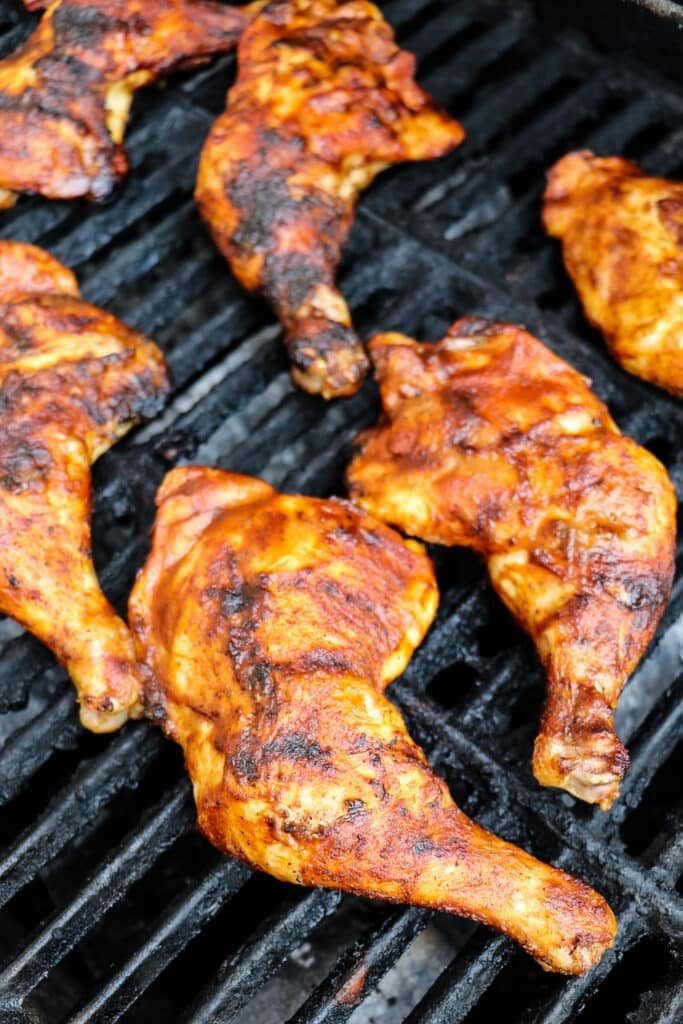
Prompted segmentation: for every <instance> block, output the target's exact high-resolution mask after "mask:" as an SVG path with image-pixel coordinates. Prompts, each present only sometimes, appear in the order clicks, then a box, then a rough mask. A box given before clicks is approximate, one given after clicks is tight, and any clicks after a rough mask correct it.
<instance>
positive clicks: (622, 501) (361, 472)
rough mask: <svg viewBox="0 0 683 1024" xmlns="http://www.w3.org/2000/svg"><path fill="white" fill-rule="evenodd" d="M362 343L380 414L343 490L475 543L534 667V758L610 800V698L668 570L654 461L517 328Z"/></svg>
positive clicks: (477, 324) (664, 508) (425, 527)
mask: <svg viewBox="0 0 683 1024" xmlns="http://www.w3.org/2000/svg"><path fill="white" fill-rule="evenodd" d="M370 353H371V356H372V359H373V362H374V364H375V369H376V373H377V376H378V379H379V383H380V389H381V393H382V405H383V408H384V418H383V420H382V421H381V422H380V423H379V425H378V426H377V427H376V428H374V429H371V430H369V431H367V432H365V433H364V434H362V435H361V436H360V438H359V439H358V443H359V452H358V454H357V456H356V458H355V459H354V461H353V462H352V463H351V466H350V468H349V470H348V480H349V484H350V494H351V497H352V499H353V500H354V501H355V502H357V503H358V504H359V505H361V506H362V507H363V508H365V509H367V510H368V511H369V512H370V513H372V514H373V515H375V516H377V517H378V518H380V519H383V520H384V521H386V522H388V523H391V524H393V525H395V526H398V527H400V528H401V529H402V530H403V531H404V532H405V533H407V534H410V535H412V536H414V537H420V538H422V539H423V540H428V541H433V542H435V543H439V544H449V545H450V544H458V545H465V546H467V547H470V548H473V549H474V550H475V551H478V552H479V553H480V554H481V555H483V557H484V558H485V559H486V564H487V566H488V570H489V573H490V576H491V581H492V583H493V586H494V587H495V589H496V591H497V593H498V594H499V595H500V597H501V598H502V600H503V601H504V602H505V604H506V605H507V606H508V608H509V609H510V611H511V612H512V614H513V615H514V616H515V618H517V619H518V620H519V622H520V623H521V625H522V626H523V627H524V628H525V629H526V631H527V632H528V633H529V634H530V635H531V637H532V638H533V640H534V642H535V644H536V648H537V650H538V653H539V656H540V658H541V661H542V663H543V665H544V667H545V670H546V673H547V685H548V697H547V702H546V706H545V711H544V714H543V720H542V723H541V729H540V734H539V736H538V738H537V740H536V746H535V750H534V759H533V769H534V774H535V776H536V778H537V780H538V781H539V782H540V783H541V784H542V785H546V786H560V787H562V788H564V789H566V790H568V791H569V792H570V793H573V794H574V796H577V797H579V798H581V799H582V800H587V801H589V802H590V803H597V804H599V805H600V806H601V807H602V808H603V809H607V808H608V807H609V806H610V805H611V804H612V802H613V800H614V799H615V798H616V796H617V794H618V791H619V783H620V781H621V779H622V777H623V775H624V773H625V771H626V768H627V766H628V756H627V754H626V751H625V750H624V748H623V746H622V744H621V743H620V741H619V739H618V737H617V736H616V734H615V732H614V729H613V724H612V720H613V714H614V709H615V706H616V703H617V700H618V697H619V694H620V692H621V690H622V687H623V686H624V683H625V682H626V680H627V678H628V676H629V675H630V673H631V672H632V671H633V669H634V668H635V667H636V665H637V664H638V661H639V660H640V657H641V655H642V654H643V652H644V650H645V648H646V647H647V644H648V643H649V641H650V639H651V638H652V635H653V633H654V631H655V629H656V627H657V623H658V622H659V620H660V618H661V616H662V613H663V611H664V608H665V607H666V603H667V600H668V598H669V594H670V590H671V583H672V579H673V571H674V547H675V529H676V527H675V523H676V519H675V516H676V500H675V496H674V490H673V487H672V485H671V482H670V480H669V478H668V476H667V473H666V471H665V469H664V467H663V466H662V465H661V464H660V463H659V462H658V461H657V459H656V458H655V457H654V456H653V455H651V454H650V453H649V452H648V451H646V450H645V449H643V448H640V447H639V446H638V445H637V444H636V443H635V442H634V441H632V440H631V439H630V438H628V437H623V436H622V435H621V434H620V433H619V431H618V430H617V428H616V426H615V424H614V422H613V421H612V419H611V417H610V415H609V412H608V411H607V409H606V407H605V406H604V405H603V404H602V402H600V401H599V400H598V398H596V396H595V395H594V394H593V393H592V392H591V390H590V388H589V387H588V384H587V382H586V381H585V380H584V378H582V377H581V376H580V375H579V374H578V373H576V371H574V370H573V369H571V367H570V366H568V365H567V364H566V363H564V362H563V361H562V360H561V359H559V358H558V357H557V356H555V355H553V353H552V352H550V351H549V349H547V348H546V347H545V346H544V345H542V344H541V342H540V341H537V340H536V339H535V338H533V337H532V336H531V335H530V334H527V332H526V331H524V330H523V329H522V328H521V327H515V326H513V325H511V324H500V323H495V322H493V321H489V320H481V319H474V318H465V319H462V320H458V321H457V322H456V323H455V324H453V326H452V327H451V328H450V330H449V332H448V334H447V335H446V337H445V338H444V339H443V341H441V342H439V343H437V344H435V343H426V344H419V343H418V342H416V341H413V340H412V339H411V338H407V337H405V336H403V335H400V334H384V335H378V336H377V337H376V338H374V339H373V340H372V341H371V343H370Z"/></svg>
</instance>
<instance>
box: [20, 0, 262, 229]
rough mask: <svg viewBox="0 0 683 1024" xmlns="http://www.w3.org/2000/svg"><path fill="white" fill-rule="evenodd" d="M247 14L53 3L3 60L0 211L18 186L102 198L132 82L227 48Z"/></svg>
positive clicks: (112, 176)
mask: <svg viewBox="0 0 683 1024" xmlns="http://www.w3.org/2000/svg"><path fill="white" fill-rule="evenodd" d="M27 6H29V7H31V8H32V9H36V8H38V7H41V6H46V5H45V4H39V3H29V4H27ZM248 17H249V12H248V11H246V10H241V9H239V8H232V7H225V6H222V5H221V4H219V3H207V2H203V0H57V2H56V3H53V4H51V5H50V6H49V8H48V9H47V11H46V13H45V14H44V15H43V17H42V19H41V21H40V23H39V24H38V26H37V28H36V29H35V31H34V32H33V34H32V35H31V36H30V37H29V38H28V39H27V41H26V42H25V43H24V45H23V46H21V47H20V48H19V49H18V50H17V51H16V52H15V53H13V54H11V55H10V56H9V57H6V58H5V59H4V60H2V61H0V209H2V208H3V207H8V206H11V205H12V204H13V203H14V202H15V201H16V198H17V193H20V192H37V193H40V194H41V195H43V196H46V197H47V198H49V199H73V198H75V197H77V196H85V197H87V198H90V199H101V198H102V197H103V196H106V195H107V194H108V193H109V192H110V191H111V190H112V188H113V187H114V186H115V185H116V184H117V183H118V181H120V179H121V178H122V177H123V176H124V174H125V173H126V171H127V169H128V161H127V159H126V154H125V152H124V150H123V146H122V142H123V135H124V132H125V128H126V123H127V121H128V114H129V110H130V104H131V100H132V97H133V93H134V92H135V90H136V89H139V88H140V87H141V86H143V85H147V84H148V83H149V82H153V81H154V80H155V79H156V78H158V77H159V76H160V75H163V74H165V73H166V72H168V71H171V70H172V69H174V68H177V67H179V66H187V65H190V64H194V63H200V62H202V61H203V60H205V59H208V57H209V56H210V55H211V54H214V53H217V52H220V51H224V50H230V49H232V48H233V47H234V46H235V44H236V42H237V40H238V38H239V35H240V33H241V32H242V30H243V28H244V26H245V25H246V23H247V20H248Z"/></svg>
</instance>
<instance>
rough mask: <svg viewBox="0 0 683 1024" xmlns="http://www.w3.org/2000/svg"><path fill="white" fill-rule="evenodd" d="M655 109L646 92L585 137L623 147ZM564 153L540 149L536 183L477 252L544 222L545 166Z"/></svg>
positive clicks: (604, 148) (600, 147)
mask: <svg viewBox="0 0 683 1024" xmlns="http://www.w3.org/2000/svg"><path fill="white" fill-rule="evenodd" d="M654 110H655V106H654V101H653V100H651V99H650V98H649V97H647V96H646V97H642V98H640V99H638V100H636V101H635V102H634V103H633V104H630V105H629V106H628V107H626V109H624V110H622V111H620V112H619V113H617V114H614V115H612V116H610V117H609V118H608V119H607V121H606V122H605V123H604V124H602V125H601V126H600V127H599V128H598V129H596V130H595V131H594V132H591V133H589V135H588V137H587V138H585V146H586V147H587V148H589V149H594V150H595V151H596V152H598V153H601V152H604V153H610V152H613V151H614V150H616V149H619V148H623V146H624V140H625V139H628V137H629V136H630V135H635V133H636V132H637V131H638V130H639V129H640V128H641V127H642V126H643V125H644V124H647V122H648V120H649V119H650V118H651V117H652V114H653V112H654ZM576 113H577V114H580V111H579V110H578V109H577V111H576ZM561 155H562V153H560V152H556V153H554V154H553V155H551V156H541V155H540V153H539V154H538V156H535V157H534V163H535V164H536V163H537V164H538V166H539V173H538V174H535V173H534V174H533V175H531V174H530V175H528V177H529V178H530V179H531V177H533V178H534V179H535V180H534V182H533V184H531V185H530V186H529V187H528V189H526V190H525V192H524V194H523V195H522V196H520V197H519V198H518V199H517V201H516V202H515V203H514V204H512V205H510V206H509V209H508V212H507V213H506V214H504V215H503V216H502V217H501V218H499V219H497V221H496V223H495V224H493V225H492V228H491V231H489V232H487V235H486V239H485V240H484V239H483V238H482V239H481V241H479V242H477V241H475V243H474V245H473V247H472V248H473V251H474V252H478V251H480V250H482V249H484V248H486V249H487V250H488V249H490V248H491V247H492V246H493V247H494V248H495V245H496V238H497V237H501V238H502V237H503V236H504V237H505V239H506V242H507V246H509V245H510V242H511V241H512V239H513V238H514V239H522V238H525V237H527V236H528V229H529V221H531V223H532V225H533V226H534V227H536V225H537V224H539V223H540V209H541V199H540V195H541V192H542V189H543V181H544V174H543V168H546V167H548V166H550V164H551V163H552V162H553V160H554V159H555V157H556V156H557V157H559V156H561Z"/></svg>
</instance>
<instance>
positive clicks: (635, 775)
mask: <svg viewBox="0 0 683 1024" xmlns="http://www.w3.org/2000/svg"><path fill="white" fill-rule="evenodd" d="M681 735H683V675H679V676H678V678H677V679H676V680H675V682H674V683H673V684H672V685H671V686H670V687H669V689H668V690H667V691H666V692H665V693H664V694H663V696H662V697H660V699H659V700H658V702H657V704H656V705H655V706H654V708H653V709H652V711H651V712H650V715H649V716H648V717H647V718H646V720H645V722H644V724H643V726H642V727H641V729H640V730H639V731H638V733H637V735H636V737H635V739H634V740H633V741H632V742H631V743H630V754H631V768H630V771H629V772H628V774H627V776H626V778H625V779H624V782H623V783H622V786H621V799H620V802H619V803H618V804H617V806H616V810H617V812H623V811H625V810H626V808H627V807H629V808H631V807H635V806H636V805H637V804H638V803H639V802H640V799H641V797H642V795H643V793H644V792H645V790H646V789H647V787H648V786H649V784H650V782H651V781H652V778H653V776H654V775H655V773H656V772H657V770H658V768H659V767H661V765H662V764H663V763H664V762H665V761H666V760H667V759H668V758H669V756H670V755H671V752H672V751H673V749H674V747H675V746H676V743H677V742H678V741H679V740H680V738H681Z"/></svg>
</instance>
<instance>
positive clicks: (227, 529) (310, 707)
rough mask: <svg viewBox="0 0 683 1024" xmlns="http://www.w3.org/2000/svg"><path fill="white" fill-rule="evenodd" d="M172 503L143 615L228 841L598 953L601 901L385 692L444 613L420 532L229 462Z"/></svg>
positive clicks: (205, 473) (306, 878) (202, 784)
mask: <svg viewBox="0 0 683 1024" xmlns="http://www.w3.org/2000/svg"><path fill="white" fill-rule="evenodd" d="M157 502H158V505H159V510H158V515H157V521H156V525H155V529H154V537H153V545H152V553H151V555H150V557H149V559H148V561H147V564H146V566H145V568H144V570H143V572H142V574H141V576H140V577H139V579H138V582H137V583H136V586H135V588H134V590H133V594H132V595H131V601H130V621H131V626H132V628H133V631H134V634H135V638H136V644H137V651H138V655H139V657H140V660H141V661H142V662H144V663H145V665H146V671H147V672H148V673H149V679H148V681H147V683H146V701H147V706H148V712H149V713H150V714H151V715H152V716H153V717H156V718H157V719H158V720H159V722H160V723H161V725H162V726H163V729H164V731H165V732H166V734H167V735H168V736H169V737H170V738H172V739H174V740H176V742H178V743H180V744H181V745H182V747H183V749H184V752H185V760H186V763H187V767H188V771H189V773H190V776H191V778H192V783H193V786H194V794H195V800H196V802H197V809H198V816H199V827H200V829H201V830H202V832H204V834H205V835H206V836H207V837H208V838H209V839H210V840H211V842H213V843H214V844H215V845H216V846H218V847H219V848H220V849H221V850H225V851H226V852H228V853H230V854H232V855H233V856H235V857H239V858H240V859H242V860H245V861H247V862H248V863H250V864H252V865H254V866H255V867H257V868H261V869H262V870H264V871H268V872H270V873H271V874H273V875H275V877H277V878H280V879H283V880H285V881H288V882H297V883H300V884H304V885H322V886H329V887H332V888H339V889H345V890H348V891H351V892H355V893H360V894H365V895H369V896H376V897H381V898H384V899H388V900H397V901H402V902H409V903H416V904H421V905H424V906H430V907H437V908H440V909H444V910H450V911H453V912H454V913H458V914H463V915H466V916H469V917H473V918H476V919H477V920H481V921H485V922H486V923H488V924H491V925H493V926H494V927H497V928H500V929H501V930H503V931H504V932H506V933H507V934H509V935H511V936H512V937H513V938H515V939H517V940H518V941H519V942H520V943H521V944H522V945H523V946H524V947H525V948H526V949H527V950H528V951H529V952H530V953H531V954H532V955H533V956H535V957H536V958H537V959H538V960H539V961H540V963H541V964H542V965H543V966H544V967H546V968H549V969H551V970H557V971H565V972H568V973H581V972H582V971H585V970H586V969H587V968H588V967H590V966H591V964H593V963H595V962H597V961H598V960H599V959H600V957H601V956H602V953H603V952H604V950H605V948H606V947H607V946H609V945H611V943H612V939H613V936H614V931H615V922H614V918H613V916H612V913H611V911H610V909H609V907H608V906H607V904H606V903H605V901H604V900H603V899H602V897H600V896H599V895H598V894H597V893H595V892H594V891H593V890H592V889H589V888H588V886H586V885H584V884H583V883H582V882H579V881H577V880H576V879H574V878H572V877H571V876H569V875H567V874H565V873H564V872H563V871H559V870H557V869H555V868H552V867H549V866H547V865H545V864H542V863H540V862H539V861H537V860H535V859H534V858H533V857H530V856H529V855H528V854H526V853H524V852H523V851H522V850H519V849H517V848H516V847H514V846H512V845H510V844H509V843H506V842H503V841H502V840H500V839H497V838H496V837H495V836H493V835H490V834H489V833H488V832H485V831H484V830H483V829H482V828H480V827H479V826H477V825H475V824H474V823H473V822H472V821H470V820H469V819H468V818H467V817H466V816H465V815H464V814H463V813H462V811H460V810H459V809H458V808H457V807H456V806H455V805H454V803H453V800H452V799H451V797H450V794H449V792H448V790H447V788H446V786H445V784H444V782H443V781H442V780H441V779H439V778H438V777H437V776H436V775H434V773H433V772H432V771H431V770H430V768H429V766H428V765H427V762H426V760H425V757H424V754H423V753H422V751H421V750H420V748H419V747H417V746H416V745H415V744H414V743H413V742H412V740H411V739H410V737H409V736H408V734H407V732H406V729H405V726H404V723H403V721H402V719H401V716H400V715H399V713H398V711H397V710H396V708H395V707H394V706H393V704H391V703H390V702H389V701H388V700H387V699H386V698H385V697H384V695H383V690H384V688H385V687H386V686H387V684H388V683H390V682H391V681H392V679H394V678H395V677H396V676H397V675H398V674H399V673H400V672H402V671H403V669H404V668H405V666H406V664H407V662H408V660H409V658H410V655H411V654H412V652H413V650H414V648H415V647H416V646H417V644H418V643H419V642H420V641H421V639H422V637H423V635H424V633H425V631H426V630H427V627H428V626H429V624H430V622H431V620H432V617H433V615H434V612H435V609H436V605H437V590H436V585H435V582H434V576H433V570H432V566H431V563H430V561H429V559H428V558H427V557H426V555H425V553H424V551H423V549H422V547H421V546H420V545H418V544H417V543H415V542H414V541H404V540H402V539H401V538H400V537H399V536H398V535H397V534H395V533H394V532H393V531H392V530H390V529H388V528H387V527H386V526H383V525H382V524H381V523H378V522H377V521H376V520H373V519H372V518H371V517H370V516H368V515H366V514H365V513H363V512H361V511H360V510H358V509H356V508H354V507H353V506H352V505H349V504H348V503H347V502H343V501H339V500H335V499H332V500H330V501H321V500H318V499H314V498H304V497H295V496H291V495H281V494H278V493H277V492H276V491H274V490H273V488H272V487H270V486H269V485H268V484H266V483H264V482H262V481H260V480H255V479H253V478H251V477H244V476H238V475H236V474H231V473H225V472H222V471H220V470H211V469H204V468H201V467H189V468H182V469H176V470H174V471H173V472H171V473H170V474H169V475H168V476H167V478H166V480H165V481H164V483H163V485H162V487H161V490H160V492H159V494H158V497H157Z"/></svg>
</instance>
